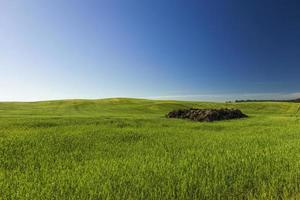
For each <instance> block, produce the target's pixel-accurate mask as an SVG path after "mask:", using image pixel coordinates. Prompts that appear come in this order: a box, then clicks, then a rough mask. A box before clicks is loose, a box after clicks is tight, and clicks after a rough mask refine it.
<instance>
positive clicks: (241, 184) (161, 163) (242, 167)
mask: <svg viewBox="0 0 300 200" xmlns="http://www.w3.org/2000/svg"><path fill="white" fill-rule="evenodd" d="M299 105H300V104H297V103H279V102H263V103H259V102H252V103H226V104H225V103H209V102H181V101H151V100H142V99H103V100H65V101H45V102H33V103H0V198H2V199H5V200H6V199H11V200H17V199H28V200H34V199H59V200H61V199H91V200H92V199H93V200H94V199H95V200H96V199H300V121H299V120H300V118H299V117H298V114H297V110H298V107H299ZM190 107H195V108H222V107H223V108H224V107H227V108H238V109H241V110H242V111H243V112H244V113H245V114H247V115H249V118H245V119H238V120H228V121H219V122H212V123H207V122H194V121H189V120H181V119H167V118H165V117H164V115H165V114H166V113H167V112H169V111H171V110H173V109H178V108H190Z"/></svg>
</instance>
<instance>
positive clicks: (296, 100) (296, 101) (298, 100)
mask: <svg viewBox="0 0 300 200" xmlns="http://www.w3.org/2000/svg"><path fill="white" fill-rule="evenodd" d="M235 102H236V103H242V102H293V103H300V98H298V99H290V100H255V99H248V100H236V101H235Z"/></svg>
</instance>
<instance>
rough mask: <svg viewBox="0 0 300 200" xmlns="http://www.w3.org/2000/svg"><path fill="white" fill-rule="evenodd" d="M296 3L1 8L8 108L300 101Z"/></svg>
mask: <svg viewBox="0 0 300 200" xmlns="http://www.w3.org/2000/svg"><path fill="white" fill-rule="evenodd" d="M299 10H300V3H299V1H296V0H289V1H283V0H272V1H271V0H251V1H250V0H249V1H240V0H210V1H206V0H195V1H194V0H188V1H183V0H181V1H177V0H164V1H161V0H151V1H146V0H126V1H124V0H119V1H117V0H100V1H98V0H85V1H83V0H73V1H69V0H51V1H47V0H26V1H23V0H3V1H0V93H1V95H0V100H1V101H11V100H12V101H35V100H46V99H65V98H105V97H145V98H161V99H184V100H228V99H236V98H247V99H248V98H277V99H278V98H296V97H299V96H300V95H299V92H300V79H299V74H300V65H299V64H300V12H299Z"/></svg>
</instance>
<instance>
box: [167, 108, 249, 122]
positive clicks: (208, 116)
mask: <svg viewBox="0 0 300 200" xmlns="http://www.w3.org/2000/svg"><path fill="white" fill-rule="evenodd" d="M166 117H168V118H181V119H191V120H194V121H205V122H212V121H219V120H228V119H238V118H244V117H247V115H245V114H244V113H242V112H241V111H240V110H239V109H228V108H222V109H195V108H191V109H181V110H174V111H172V112H169V113H168V114H167V115H166Z"/></svg>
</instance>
